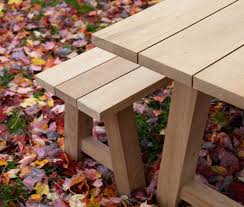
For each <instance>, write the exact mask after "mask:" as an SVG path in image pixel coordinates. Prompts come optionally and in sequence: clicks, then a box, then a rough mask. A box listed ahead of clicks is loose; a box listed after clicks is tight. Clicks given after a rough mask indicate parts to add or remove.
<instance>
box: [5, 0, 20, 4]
mask: <svg viewBox="0 0 244 207" xmlns="http://www.w3.org/2000/svg"><path fill="white" fill-rule="evenodd" d="M21 3H22V0H8V4H21Z"/></svg>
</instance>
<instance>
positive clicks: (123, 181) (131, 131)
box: [104, 105, 145, 195]
mask: <svg viewBox="0 0 244 207" xmlns="http://www.w3.org/2000/svg"><path fill="white" fill-rule="evenodd" d="M104 123H105V126H106V131H107V135H108V144H109V148H110V152H111V159H112V166H113V171H114V176H115V181H116V185H117V188H118V191H119V193H120V194H126V195H128V194H130V193H131V191H132V190H135V189H136V188H140V187H144V186H145V177H144V167H143V163H142V158H141V152H140V148H139V141H138V136H137V130H136V123H135V113H134V111H133V106H132V105H131V106H129V107H127V108H126V109H124V110H122V111H120V112H119V113H118V114H115V115H111V116H109V117H106V118H105V119H104Z"/></svg>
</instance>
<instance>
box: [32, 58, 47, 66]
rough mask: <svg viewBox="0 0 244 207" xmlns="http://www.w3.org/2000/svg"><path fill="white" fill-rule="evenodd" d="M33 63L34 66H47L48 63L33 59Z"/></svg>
mask: <svg viewBox="0 0 244 207" xmlns="http://www.w3.org/2000/svg"><path fill="white" fill-rule="evenodd" d="M31 63H32V64H34V65H45V63H46V61H45V60H43V59H41V58H33V59H32V60H31Z"/></svg>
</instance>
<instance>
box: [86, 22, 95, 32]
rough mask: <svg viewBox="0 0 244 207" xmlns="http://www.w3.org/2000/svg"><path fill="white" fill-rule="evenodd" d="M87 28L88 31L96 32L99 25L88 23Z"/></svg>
mask: <svg viewBox="0 0 244 207" xmlns="http://www.w3.org/2000/svg"><path fill="white" fill-rule="evenodd" d="M86 29H87V31H88V32H96V31H97V26H96V25H95V24H87V25H86Z"/></svg>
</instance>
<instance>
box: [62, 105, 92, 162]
mask: <svg viewBox="0 0 244 207" xmlns="http://www.w3.org/2000/svg"><path fill="white" fill-rule="evenodd" d="M92 126H93V119H92V118H91V117H89V116H87V115H86V114H84V113H83V112H81V111H79V110H78V108H77V107H74V106H72V105H71V104H69V103H65V114H64V133H65V139H64V150H65V152H67V153H68V154H69V155H70V156H71V157H72V158H73V159H76V160H78V159H80V158H81V140H82V139H84V138H86V137H88V136H91V134H92Z"/></svg>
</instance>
